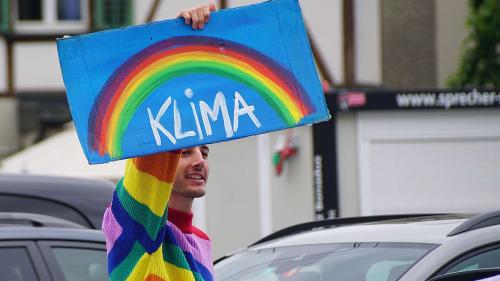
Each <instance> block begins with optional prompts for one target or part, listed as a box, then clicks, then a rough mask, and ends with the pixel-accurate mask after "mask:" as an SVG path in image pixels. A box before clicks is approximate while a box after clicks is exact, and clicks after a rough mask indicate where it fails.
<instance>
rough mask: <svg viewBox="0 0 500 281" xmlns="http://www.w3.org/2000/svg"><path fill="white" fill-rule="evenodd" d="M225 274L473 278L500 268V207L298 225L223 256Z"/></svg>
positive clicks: (311, 279)
mask: <svg viewBox="0 0 500 281" xmlns="http://www.w3.org/2000/svg"><path fill="white" fill-rule="evenodd" d="M214 270H215V279H216V280H218V281H240V280H246V281H250V280H251V281H254V280H255V281H257V280H259V281H267V280H273V281H278V280H280V281H281V280H287V281H297V280H301V281H326V280H328V281H351V280H352V281H396V280H400V281H425V280H429V281H431V280H432V281H448V280H453V281H461V280H464V281H471V280H479V279H482V278H486V277H490V276H494V275H498V274H500V211H496V212H490V213H486V214H482V215H478V216H469V215H453V214H448V215H408V216H376V217H360V218H340V219H333V220H325V221H319V222H310V223H305V224H300V225H296V226H293V227H290V228H286V229H284V230H282V231H278V232H276V233H274V234H272V235H270V236H268V237H265V238H263V239H262V240H260V241H258V242H257V243H255V244H253V245H251V246H249V247H248V248H246V249H243V250H240V251H237V252H236V253H234V254H232V255H229V256H226V257H223V258H221V259H219V260H218V261H216V264H215V268H214Z"/></svg>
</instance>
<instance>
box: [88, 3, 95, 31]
mask: <svg viewBox="0 0 500 281" xmlns="http://www.w3.org/2000/svg"><path fill="white" fill-rule="evenodd" d="M94 2H95V0H89V1H88V5H87V9H88V13H87V15H88V17H89V21H88V25H87V30H88V31H93V30H94V26H95V25H94V5H95V3H94Z"/></svg>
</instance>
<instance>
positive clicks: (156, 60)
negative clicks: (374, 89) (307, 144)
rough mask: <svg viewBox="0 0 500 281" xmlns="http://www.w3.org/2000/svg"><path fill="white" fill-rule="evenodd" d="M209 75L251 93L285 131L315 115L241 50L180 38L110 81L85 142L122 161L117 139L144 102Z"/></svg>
mask: <svg viewBox="0 0 500 281" xmlns="http://www.w3.org/2000/svg"><path fill="white" fill-rule="evenodd" d="M195 73H210V74H215V75H218V76H223V77H226V78H229V79H232V80H234V81H236V82H238V83H242V84H244V85H246V86H248V87H250V88H252V89H254V90H255V91H256V92H257V93H258V94H259V95H260V96H261V97H262V98H263V99H264V100H265V101H266V102H267V103H268V104H269V105H270V107H271V108H272V109H273V110H274V111H275V112H276V113H277V114H278V115H279V116H280V118H281V119H282V120H283V122H284V123H285V124H286V125H288V126H293V125H296V124H297V123H298V122H300V120H301V119H302V118H303V117H305V116H307V115H309V114H310V113H312V112H313V111H314V107H313V105H312V103H311V102H310V100H309V97H308V95H307V93H306V92H305V90H304V88H303V87H302V86H301V85H300V83H299V82H298V80H297V79H296V78H295V77H294V76H293V75H292V73H291V72H290V71H289V70H288V69H287V68H285V67H283V66H282V65H280V64H279V63H277V62H276V61H274V60H272V59H271V58H269V57H267V56H265V55H264V54H262V53H260V52H258V51H256V50H254V49H251V48H249V47H247V46H244V45H242V44H239V43H236V42H232V41H228V40H223V39H219V38H215V37H207V36H179V37H173V38H170V39H166V40H163V41H160V42H158V43H155V44H153V45H151V46H149V47H147V48H145V49H143V50H142V51H140V52H138V53H137V54H135V55H134V56H132V57H131V58H130V59H128V60H127V61H126V62H125V63H124V64H123V65H122V66H120V67H119V68H118V69H117V70H116V71H115V72H114V73H113V74H112V75H111V77H110V78H109V79H108V81H107V82H106V83H105V85H104V86H103V88H102V90H101V91H100V93H99V96H98V97H97V99H96V100H95V102H94V104H93V107H92V110H91V115H90V116H89V120H88V122H89V124H88V142H89V144H90V147H91V148H92V149H93V150H94V151H97V152H98V153H99V154H100V155H105V154H106V153H107V154H109V155H110V156H113V157H116V156H120V155H121V152H122V151H121V138H122V136H123V134H124V133H125V130H126V129H127V127H128V124H129V122H130V120H131V119H132V117H133V115H134V114H135V111H136V110H137V108H138V107H139V106H140V105H141V104H142V102H143V101H144V100H145V99H146V98H147V97H148V96H149V95H151V94H152V93H153V92H154V90H155V89H156V88H157V87H159V86H160V85H162V84H164V83H166V82H168V81H169V80H171V79H173V78H176V77H180V76H185V75H190V74H195Z"/></svg>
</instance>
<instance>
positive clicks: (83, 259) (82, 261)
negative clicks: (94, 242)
mask: <svg viewBox="0 0 500 281" xmlns="http://www.w3.org/2000/svg"><path fill="white" fill-rule="evenodd" d="M52 253H53V254H54V256H55V259H56V261H57V263H58V265H59V267H60V268H61V271H62V273H63V275H64V277H65V278H66V281H94V280H95V281H97V280H99V281H104V280H108V274H107V260H106V251H105V250H99V249H84V248H66V247H53V248H52Z"/></svg>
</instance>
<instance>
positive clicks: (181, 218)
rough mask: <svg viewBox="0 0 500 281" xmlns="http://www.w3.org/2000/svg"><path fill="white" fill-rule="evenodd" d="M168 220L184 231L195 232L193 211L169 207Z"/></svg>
mask: <svg viewBox="0 0 500 281" xmlns="http://www.w3.org/2000/svg"><path fill="white" fill-rule="evenodd" d="M167 218H168V220H169V221H170V222H171V223H173V224H174V225H175V226H177V227H178V228H179V229H180V230H181V231H182V232H184V233H193V213H192V212H189V213H186V212H183V211H179V210H176V209H173V208H168V215H167Z"/></svg>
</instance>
